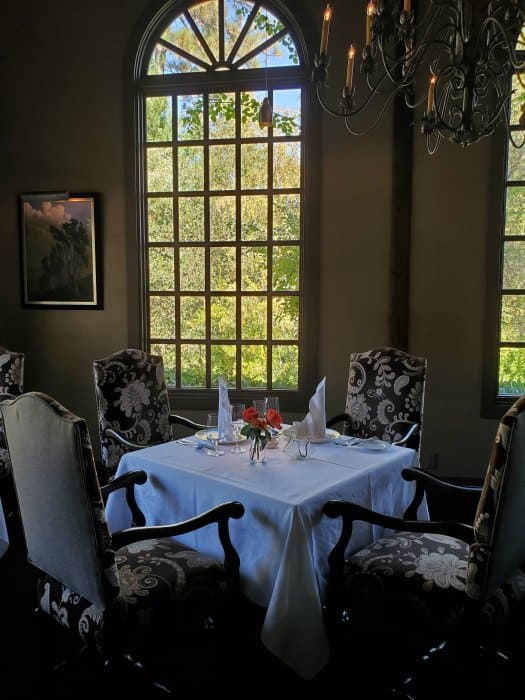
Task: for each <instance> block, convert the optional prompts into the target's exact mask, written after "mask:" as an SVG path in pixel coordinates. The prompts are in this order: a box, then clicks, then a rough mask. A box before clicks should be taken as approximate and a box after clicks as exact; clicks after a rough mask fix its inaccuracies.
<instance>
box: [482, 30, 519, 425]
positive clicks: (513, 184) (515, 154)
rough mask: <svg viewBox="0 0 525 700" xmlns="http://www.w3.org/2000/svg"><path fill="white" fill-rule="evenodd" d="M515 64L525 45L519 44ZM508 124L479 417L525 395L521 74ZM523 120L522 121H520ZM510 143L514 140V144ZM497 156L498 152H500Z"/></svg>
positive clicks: (492, 250) (515, 81)
mask: <svg viewBox="0 0 525 700" xmlns="http://www.w3.org/2000/svg"><path fill="white" fill-rule="evenodd" d="M516 49H517V55H518V60H519V61H523V60H524V59H525V44H524V40H523V38H522V37H520V39H519V40H518V43H517V46H516ZM512 91H513V92H512V101H511V114H510V125H511V133H512V138H511V139H509V140H508V142H507V143H506V144H505V149H504V150H505V159H504V163H505V167H504V169H503V173H502V174H501V176H500V175H499V173H496V178H498V179H499V182H498V189H499V190H500V191H501V192H502V194H503V198H502V206H501V207H500V208H499V209H498V213H497V216H495V217H494V222H495V223H494V226H493V227H492V230H494V229H495V230H496V231H497V230H498V229H499V231H500V235H499V236H497V237H494V239H495V244H494V245H492V246H491V247H490V249H489V261H488V262H489V285H490V288H489V298H488V303H487V308H488V314H489V321H488V335H487V344H486V351H485V354H486V364H485V373H484V413H485V415H488V416H495V417H496V416H499V415H501V414H502V413H503V412H504V410H505V409H506V408H507V407H508V406H509V405H510V404H511V403H513V402H514V401H515V399H516V397H517V396H518V395H520V394H523V393H525V146H523V147H522V148H517V147H516V146H515V145H514V142H515V143H516V144H520V143H521V142H522V141H523V139H524V138H525V131H524V130H523V127H522V126H520V124H519V121H520V117H521V116H522V114H524V113H525V112H524V110H525V75H523V74H515V75H514V76H513V79H512ZM522 121H523V119H522ZM513 141H514V142H513ZM499 157H500V158H501V151H500V153H499Z"/></svg>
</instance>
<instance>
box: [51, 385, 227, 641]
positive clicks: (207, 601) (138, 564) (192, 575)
mask: <svg viewBox="0 0 525 700" xmlns="http://www.w3.org/2000/svg"><path fill="white" fill-rule="evenodd" d="M41 396H42V397H43V398H44V399H45V400H46V401H47V402H48V403H49V404H50V405H51V406H53V407H54V408H55V410H56V411H57V412H58V413H60V415H61V416H62V417H63V418H64V419H66V420H70V421H71V422H72V423H75V424H76V425H77V431H78V433H79V442H80V445H81V451H82V470H83V480H84V483H85V484H86V491H87V495H88V498H89V503H90V505H91V512H92V518H93V520H92V522H93V536H94V538H95V544H96V550H97V552H98V556H99V563H100V571H101V574H102V583H103V590H104V599H105V607H104V609H100V608H97V607H96V606H94V605H93V604H92V603H91V602H90V601H89V600H87V599H86V598H84V597H82V596H81V595H79V594H78V593H76V592H75V591H73V590H72V589H71V588H69V587H68V586H66V585H64V584H62V583H61V582H59V581H57V580H56V579H55V578H53V577H51V576H43V577H41V578H40V579H39V580H38V600H39V605H40V608H41V609H42V611H43V612H45V613H47V614H48V615H50V616H51V617H53V618H54V619H56V620H57V621H58V622H59V623H60V624H61V625H63V626H64V627H65V628H67V629H68V630H70V631H71V632H73V633H76V634H77V635H78V637H79V638H80V639H81V640H82V641H83V642H94V643H95V644H97V646H98V648H99V649H101V648H102V646H103V642H104V638H103V634H104V626H105V623H106V618H107V615H108V613H109V614H110V615H111V616H112V617H113V616H119V617H120V619H121V621H122V620H123V619H125V620H126V621H127V622H130V623H131V625H130V627H133V619H136V618H138V617H140V616H141V615H144V612H146V613H148V612H150V611H151V610H153V609H157V608H159V609H162V610H165V604H166V603H167V602H168V603H170V604H171V605H172V607H176V605H177V603H181V602H182V601H188V600H190V599H191V601H192V603H195V605H194V607H195V608H196V609H197V608H199V606H202V605H205V606H207V607H206V610H207V611H210V610H213V606H216V607H217V608H218V607H219V606H220V604H221V601H223V600H224V599H225V598H226V596H227V594H228V585H227V577H226V574H225V571H224V567H223V565H222V563H220V562H219V561H217V560H215V559H213V558H211V557H207V556H204V555H202V554H200V553H198V552H196V551H195V550H194V549H192V548H190V547H186V546H184V545H182V544H180V543H178V542H176V541H174V540H171V539H150V540H143V541H140V542H137V543H134V544H130V545H128V546H125V547H122V548H120V549H118V550H116V551H114V550H113V549H112V543H111V534H110V531H109V528H108V524H107V521H106V516H105V508H104V502H103V499H102V494H101V491H100V485H99V481H98V478H97V474H96V469H95V464H94V461H93V451H92V447H91V440H90V437H89V432H88V429H87V424H86V422H85V421H84V419H82V418H79V417H78V416H75V415H74V414H72V413H70V412H69V411H67V409H65V408H64V407H63V406H62V405H61V404H59V403H58V402H56V401H54V400H53V399H51V398H50V397H48V396H46V395H44V394H41Z"/></svg>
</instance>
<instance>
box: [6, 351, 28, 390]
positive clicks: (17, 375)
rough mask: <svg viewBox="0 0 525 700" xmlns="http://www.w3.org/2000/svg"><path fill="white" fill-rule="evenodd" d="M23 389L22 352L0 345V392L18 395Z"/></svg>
mask: <svg viewBox="0 0 525 700" xmlns="http://www.w3.org/2000/svg"><path fill="white" fill-rule="evenodd" d="M23 390H24V353H22V352H13V351H12V350H8V349H7V348H4V347H2V346H1V345H0V394H11V395H12V396H19V395H20V394H21V393H22V392H23Z"/></svg>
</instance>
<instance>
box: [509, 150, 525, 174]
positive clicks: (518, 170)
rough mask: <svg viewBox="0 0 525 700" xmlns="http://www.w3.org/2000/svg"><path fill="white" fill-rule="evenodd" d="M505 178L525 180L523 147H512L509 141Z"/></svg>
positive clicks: (524, 152)
mask: <svg viewBox="0 0 525 700" xmlns="http://www.w3.org/2000/svg"><path fill="white" fill-rule="evenodd" d="M507 180H525V149H524V148H514V146H513V145H512V141H509V160H508V171H507Z"/></svg>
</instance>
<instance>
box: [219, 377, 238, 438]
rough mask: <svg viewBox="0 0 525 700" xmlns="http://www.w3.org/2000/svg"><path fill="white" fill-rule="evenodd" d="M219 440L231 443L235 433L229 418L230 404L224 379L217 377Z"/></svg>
mask: <svg viewBox="0 0 525 700" xmlns="http://www.w3.org/2000/svg"><path fill="white" fill-rule="evenodd" d="M218 428H219V440H226V441H227V442H231V441H232V440H233V439H234V438H235V431H234V429H233V423H232V418H231V404H230V399H229V397H228V384H227V382H226V379H224V377H219V426H218Z"/></svg>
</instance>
